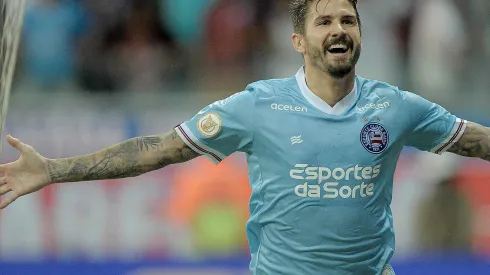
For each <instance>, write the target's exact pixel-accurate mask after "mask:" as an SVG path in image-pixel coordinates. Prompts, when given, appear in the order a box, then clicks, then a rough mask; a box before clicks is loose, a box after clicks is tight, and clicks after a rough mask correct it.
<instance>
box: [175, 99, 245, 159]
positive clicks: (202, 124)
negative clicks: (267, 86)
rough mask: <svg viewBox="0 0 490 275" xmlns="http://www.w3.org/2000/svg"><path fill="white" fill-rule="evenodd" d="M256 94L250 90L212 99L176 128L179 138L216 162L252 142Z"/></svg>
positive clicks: (242, 149) (243, 149) (241, 149)
mask: <svg viewBox="0 0 490 275" xmlns="http://www.w3.org/2000/svg"><path fill="white" fill-rule="evenodd" d="M254 108H255V96H254V94H253V91H252V90H245V91H243V92H240V93H237V94H234V95H232V96H230V97H228V98H226V99H223V100H220V101H217V102H214V103H212V104H210V105H209V106H207V107H205V108H204V109H202V110H201V111H199V112H198V113H197V114H196V115H195V116H194V117H193V118H191V119H190V120H188V121H185V122H184V123H182V124H180V125H178V126H177V127H175V131H176V132H177V134H178V135H179V136H180V137H181V138H182V140H183V141H184V142H185V143H186V144H187V146H189V147H190V148H192V149H193V150H194V151H196V152H197V153H199V154H201V155H203V156H205V157H207V158H208V159H210V160H211V161H212V162H214V163H215V164H218V163H219V162H221V161H222V160H223V159H225V158H226V157H228V156H229V155H231V154H232V153H234V152H236V151H246V150H247V149H248V148H249V146H250V145H251V143H252V141H253V127H252V126H253V124H252V121H253V114H254Z"/></svg>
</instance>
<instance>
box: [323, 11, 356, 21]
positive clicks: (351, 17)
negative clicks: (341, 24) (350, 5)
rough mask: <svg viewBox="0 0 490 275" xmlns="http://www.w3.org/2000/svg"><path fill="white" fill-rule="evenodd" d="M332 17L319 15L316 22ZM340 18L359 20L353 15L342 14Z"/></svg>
mask: <svg viewBox="0 0 490 275" xmlns="http://www.w3.org/2000/svg"><path fill="white" fill-rule="evenodd" d="M332 17H333V16H332V15H319V16H317V17H316V18H315V19H314V21H317V20H320V19H332ZM340 18H348V19H355V18H357V17H356V16H355V15H352V14H350V13H349V14H342V15H341V16H340Z"/></svg>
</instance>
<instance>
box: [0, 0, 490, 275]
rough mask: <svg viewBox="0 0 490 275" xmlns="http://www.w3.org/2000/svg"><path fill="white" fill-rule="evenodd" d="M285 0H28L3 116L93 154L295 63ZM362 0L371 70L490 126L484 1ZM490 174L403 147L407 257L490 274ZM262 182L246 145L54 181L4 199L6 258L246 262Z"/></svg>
mask: <svg viewBox="0 0 490 275" xmlns="http://www.w3.org/2000/svg"><path fill="white" fill-rule="evenodd" d="M287 2H288V1H286V0H179V1H174V0H145V1H138V0H134V1H130V0H83V1H82V0H30V1H29V6H28V9H27V12H26V17H25V23H24V31H23V36H22V43H21V50H20V52H19V62H18V69H17V74H16V78H15V82H14V83H15V85H14V89H13V94H12V98H11V104H10V107H9V115H8V120H7V126H6V132H7V133H9V134H12V135H13V136H15V137H18V138H20V139H22V140H23V141H25V142H26V143H29V144H31V145H33V146H34V147H35V148H37V149H38V150H39V152H40V153H41V154H43V155H44V156H46V157H50V158H56V157H68V156H73V155H78V154H85V153H90V152H93V151H94V150H98V149H101V148H103V147H105V146H107V145H110V144H113V143H116V142H120V141H123V140H124V139H127V138H131V137H134V136H137V135H145V134H156V133H160V132H164V131H167V130H169V129H171V128H172V127H173V126H175V125H176V124H178V123H180V122H182V121H183V120H186V119H188V118H190V117H191V116H192V115H193V114H195V113H196V112H197V111H198V110H199V109H200V108H201V107H204V106H206V105H207V104H209V103H211V102H213V101H214V100H217V99H221V98H224V97H226V96H228V95H231V94H232V93H235V92H238V91H241V90H242V89H243V88H244V87H245V86H246V84H247V83H249V82H252V81H255V80H258V79H263V78H275V77H287V76H290V75H292V74H294V73H295V72H296V71H297V69H298V68H299V66H301V64H302V59H301V57H300V56H299V55H298V54H296V53H295V52H293V50H292V47H291V46H290V42H289V41H290V40H289V39H290V33H291V24H290V22H289V18H288V15H287V12H286V8H285V7H286V4H287ZM359 2H360V3H359V11H360V14H361V19H362V21H363V28H364V29H363V39H364V41H363V53H362V57H361V60H360V63H359V65H358V71H357V72H358V74H360V75H362V76H364V77H369V78H375V79H379V80H383V81H387V82H390V83H392V84H395V85H397V86H399V87H401V88H403V89H405V90H409V91H413V92H415V93H418V94H420V95H422V96H425V97H426V98H428V99H430V100H433V101H434V102H437V103H439V104H441V105H443V106H445V107H446V108H447V109H449V110H450V111H451V112H453V113H454V114H456V115H458V116H460V117H462V118H466V119H470V120H473V121H477V122H480V123H483V124H485V125H489V126H490V111H489V108H488V104H489V102H490V100H489V99H490V94H489V92H490V77H489V76H490V65H489V64H490V16H489V15H490V2H489V1H488V0H420V1H414V0H390V1H386V0H361V1H359ZM409 111H410V110H407V112H409ZM17 157H18V155H17V153H16V152H15V151H14V150H12V149H11V148H6V149H5V150H4V152H3V156H2V161H3V162H5V161H13V160H15V159H16V158H17ZM489 181H490V164H487V163H485V162H483V161H478V160H470V159H465V158H461V157H457V156H451V155H443V156H433V155H431V154H428V153H421V152H419V151H415V150H412V149H409V148H407V149H406V150H405V151H404V153H403V154H402V156H401V159H400V162H399V164H398V170H397V173H396V181H395V186H394V197H393V204H392V207H393V211H394V217H395V227H396V233H397V254H396V256H395V258H394V261H393V265H394V266H395V269H396V270H397V274H399V275H404V274H420V275H424V274H431V275H437V274H444V275H448V274H490V186H489ZM249 192H250V190H249V187H248V183H247V172H246V164H245V162H244V159H243V156H242V155H240V154H235V155H233V156H232V157H230V158H229V159H227V160H225V161H224V162H223V163H222V164H220V165H219V166H214V165H213V164H211V163H210V162H208V161H207V160H205V159H203V158H199V159H196V160H193V161H191V162H189V163H186V164H182V165H176V166H172V167H168V168H165V169H162V170H161V171H156V172H153V173H149V174H146V175H143V176H141V177H138V178H130V179H124V180H112V181H100V182H91V183H77V184H60V185H57V186H52V187H49V188H46V189H44V190H42V191H41V192H38V193H36V194H32V195H29V196H27V197H23V198H21V199H19V200H18V201H16V202H15V203H14V204H13V205H12V206H10V207H9V208H8V209H7V210H6V211H3V212H1V213H0V275H14V274H15V275H17V274H19V275H20V274H49V275H57V274H72V275H77V274H94V275H98V274H101V275H102V274H104V275H106V274H108V275H115V274H117V275H136V274H138V275H143V274H145V275H149V274H151V275H156V274H159V275H163V274H177V275H178V274H182V275H183V274H187V275H189V274H230V275H231V274H233V275H237V274H247V272H246V271H247V265H248V257H249V256H248V251H247V249H248V247H247V245H246V239H245V232H244V229H245V221H246V218H247V207H248V205H247V199H248V195H249Z"/></svg>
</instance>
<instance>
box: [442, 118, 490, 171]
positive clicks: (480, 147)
mask: <svg viewBox="0 0 490 275" xmlns="http://www.w3.org/2000/svg"><path fill="white" fill-rule="evenodd" d="M447 152H451V153H454V154H457V155H460V156H464V157H474V158H481V159H484V160H487V161H490V128H488V127H485V126H482V125H480V124H477V123H473V122H468V125H467V126H466V129H465V131H464V133H463V135H462V136H461V138H460V139H459V140H458V141H457V142H455V143H454V144H453V145H452V146H451V147H450V148H449V149H448V150H447Z"/></svg>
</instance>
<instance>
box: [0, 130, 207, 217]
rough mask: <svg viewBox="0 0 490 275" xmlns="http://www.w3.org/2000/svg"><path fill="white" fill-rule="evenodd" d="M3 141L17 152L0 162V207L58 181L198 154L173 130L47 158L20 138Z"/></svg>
mask: <svg viewBox="0 0 490 275" xmlns="http://www.w3.org/2000/svg"><path fill="white" fill-rule="evenodd" d="M7 141H8V142H9V143H10V145H12V146H13V147H15V148H16V149H17V150H19V152H20V153H21V155H20V158H19V159H18V160H17V161H14V162H11V163H7V164H3V165H0V172H2V174H3V176H2V177H0V196H3V195H7V196H8V197H7V198H4V200H3V201H1V200H0V209H3V208H5V207H7V206H8V205H9V204H11V203H12V202H13V201H15V200H16V199H17V198H19V197H21V196H24V195H27V194H30V193H33V192H35V191H37V190H40V189H41V188H43V187H45V186H47V185H49V184H52V183H60V182H77V181H92V180H103V179H116V178H126V177H134V176H138V175H141V174H143V173H146V172H150V171H153V170H157V169H160V168H163V167H165V166H168V165H170V164H174V163H180V162H185V161H188V160H191V159H193V158H195V157H197V156H198V153H196V152H195V151H193V150H192V149H191V148H189V147H188V146H187V145H186V144H185V143H184V142H183V141H182V139H181V138H180V137H179V136H178V135H177V133H176V132H175V131H174V130H172V131H171V132H169V133H166V134H162V135H155V136H145V137H136V138H132V139H129V140H126V141H124V142H121V143H119V144H116V145H112V146H110V147H107V148H105V149H102V150H100V151H98V152H95V153H93V154H88V155H84V156H78V157H73V158H61V159H47V158H45V157H43V156H41V155H40V154H39V153H38V152H36V150H34V148H32V147H31V146H29V145H27V144H25V143H22V142H21V141H20V140H18V139H15V138H12V137H10V136H9V137H7Z"/></svg>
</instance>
